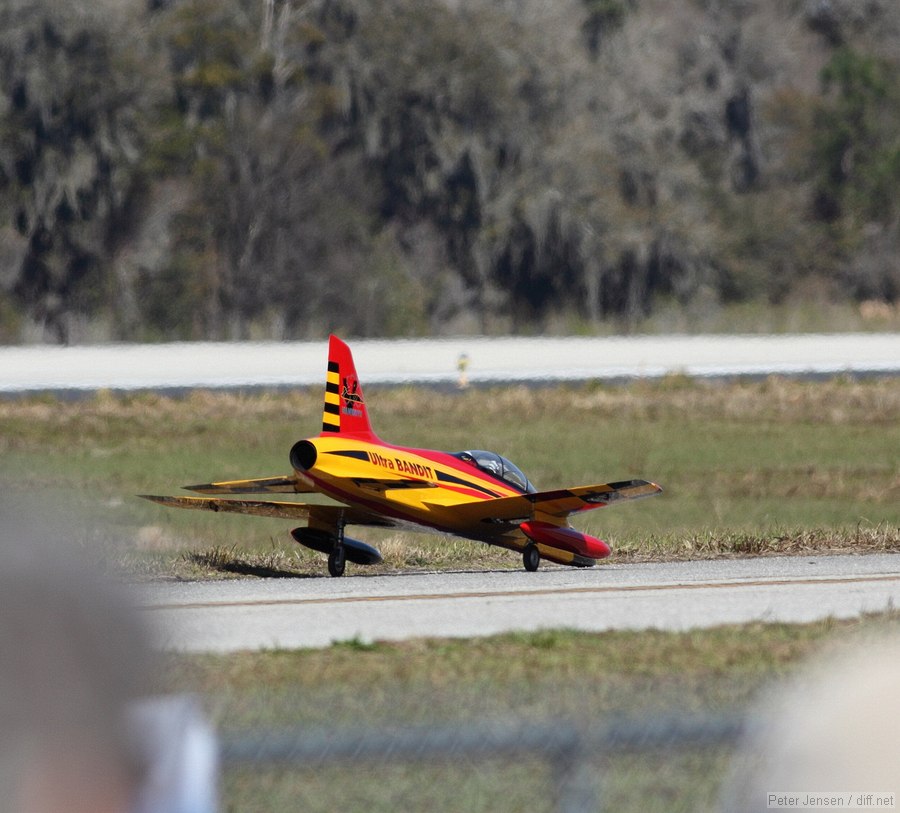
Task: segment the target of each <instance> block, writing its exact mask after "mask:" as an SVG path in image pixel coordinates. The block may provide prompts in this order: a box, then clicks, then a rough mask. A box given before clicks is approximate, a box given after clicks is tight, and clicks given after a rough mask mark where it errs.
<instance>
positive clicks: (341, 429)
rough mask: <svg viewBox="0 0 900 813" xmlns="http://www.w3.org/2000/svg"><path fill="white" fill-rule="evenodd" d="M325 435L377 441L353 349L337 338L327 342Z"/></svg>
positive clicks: (323, 423)
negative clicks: (354, 361) (354, 360)
mask: <svg viewBox="0 0 900 813" xmlns="http://www.w3.org/2000/svg"><path fill="white" fill-rule="evenodd" d="M322 432H323V433H330V434H340V435H352V436H354V437H360V438H370V437H372V438H374V437H375V433H374V432H373V431H372V427H371V425H370V424H369V412H368V408H367V407H366V400H365V398H364V397H363V392H362V386H361V385H360V383H359V377H358V376H357V375H356V365H355V364H354V363H353V354H352V353H351V352H350V348H349V347H348V346H347V345H346V344H345V343H344V342H342V341H341V340H340V339H339V338H338V337H337V336H332V337H331V338H330V340H329V342H328V373H327V375H326V377H325V404H324V407H323V411H322Z"/></svg>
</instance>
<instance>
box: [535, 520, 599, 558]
mask: <svg viewBox="0 0 900 813" xmlns="http://www.w3.org/2000/svg"><path fill="white" fill-rule="evenodd" d="M519 527H520V528H521V529H522V530H523V531H524V532H525V535H526V536H527V537H528V538H529V539H532V540H534V541H535V542H540V543H542V544H544V545H550V546H552V547H554V548H561V549H562V550H567V551H570V552H571V553H577V554H580V555H581V556H587V557H588V558H589V559H605V558H606V557H607V556H609V554H610V548H609V545H607V544H606V542H604V541H603V540H602V539H597V537H595V536H588V534H583V533H581V531H576V530H575V529H574V528H569V527H568V526H565V525H551V524H550V523H549V522H540V521H538V520H535V521H533V522H523V523H522V524H521V525H520V526H519Z"/></svg>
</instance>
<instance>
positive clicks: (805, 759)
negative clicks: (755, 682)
mask: <svg viewBox="0 0 900 813" xmlns="http://www.w3.org/2000/svg"><path fill="white" fill-rule="evenodd" d="M898 726H900V637H874V638H873V639H871V640H867V641H866V642H865V643H864V644H862V643H857V644H856V645H854V646H852V647H849V648H845V649H843V650H841V652H840V653H839V654H832V655H831V656H829V657H826V658H821V659H819V660H818V661H817V662H816V663H815V664H814V665H813V666H811V667H808V668H806V669H804V670H802V671H801V673H800V674H799V675H797V676H796V677H795V678H794V679H793V680H792V681H791V682H790V684H789V685H788V686H787V687H786V688H784V689H782V690H780V691H776V692H775V694H774V695H770V696H768V697H767V698H766V701H765V703H764V704H763V706H762V707H761V708H760V710H759V712H758V714H757V716H755V717H754V718H753V719H752V721H751V729H750V732H749V734H748V736H747V737H746V738H745V742H744V743H743V744H742V747H741V749H740V750H739V752H738V754H737V755H736V758H735V761H734V764H733V769H732V773H731V776H730V777H729V780H728V781H727V782H726V786H725V792H724V794H723V799H722V802H723V803H722V809H723V810H724V811H727V813H731V811H749V812H752V811H766V810H768V809H770V808H769V805H768V801H769V799H768V796H769V794H770V793H779V792H784V791H787V792H791V793H799V794H806V793H816V794H820V793H821V794H829V793H833V794H841V795H844V796H845V795H847V794H848V793H849V794H852V795H853V796H854V797H856V796H858V795H860V794H870V793H871V794H884V793H893V794H896V795H897V796H898V797H900V729H898Z"/></svg>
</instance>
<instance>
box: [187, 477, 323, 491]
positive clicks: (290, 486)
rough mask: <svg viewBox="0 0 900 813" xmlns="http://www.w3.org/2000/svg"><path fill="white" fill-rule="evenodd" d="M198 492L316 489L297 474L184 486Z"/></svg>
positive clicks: (309, 481) (310, 482) (188, 489)
mask: <svg viewBox="0 0 900 813" xmlns="http://www.w3.org/2000/svg"><path fill="white" fill-rule="evenodd" d="M184 489H185V490H187V491H196V492H197V493H198V494H308V493H310V492H313V491H315V488H314V487H313V484H312V481H311V480H308V479H306V478H305V477H303V478H301V477H299V476H297V475H296V474H288V475H285V476H280V477H260V478H259V479H256V480H223V481H221V482H218V483H200V484H199V485H195V486H184Z"/></svg>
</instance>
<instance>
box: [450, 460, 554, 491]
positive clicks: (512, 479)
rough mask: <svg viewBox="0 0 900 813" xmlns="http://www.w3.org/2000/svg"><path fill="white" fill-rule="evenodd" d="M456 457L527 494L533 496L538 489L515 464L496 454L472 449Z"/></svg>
mask: <svg viewBox="0 0 900 813" xmlns="http://www.w3.org/2000/svg"><path fill="white" fill-rule="evenodd" d="M454 457H458V458H459V459H460V460H462V461H464V462H465V463H469V464H471V465H473V466H477V467H478V468H479V469H481V470H482V471H485V472H487V473H488V474H490V475H493V476H494V477H496V478H497V479H498V480H503V482H504V483H507V484H508V485H510V486H512V487H513V488H515V489H518V490H519V491H522V492H524V493H525V494H532V493H534V492H535V491H536V490H537V489H535V487H534V486H533V485H532V484H531V482H530V481H529V479H528V478H527V477H526V476H525V474H524V473H523V472H522V469H520V468H519V467H518V466H517V465H516V464H515V463H513V462H512V461H510V460H507V459H506V458H505V457H501V456H500V455H498V454H497V453H496V452H485V451H483V450H481V449H472V450H471V451H467V452H457V453H456V454H454Z"/></svg>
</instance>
